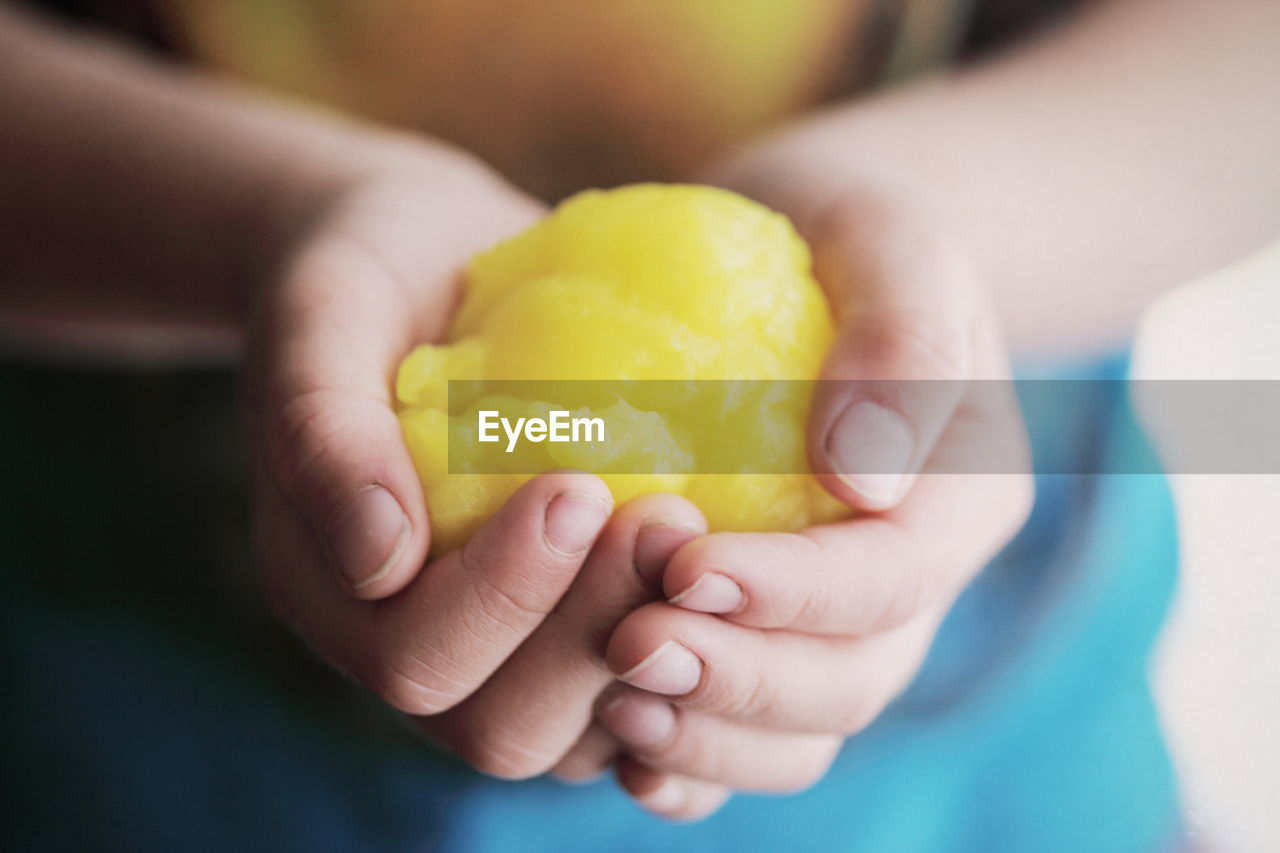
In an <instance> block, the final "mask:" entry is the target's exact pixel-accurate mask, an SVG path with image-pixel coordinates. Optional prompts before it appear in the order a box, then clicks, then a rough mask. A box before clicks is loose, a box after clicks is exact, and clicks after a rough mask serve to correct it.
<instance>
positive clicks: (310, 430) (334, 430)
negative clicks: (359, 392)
mask: <svg viewBox="0 0 1280 853" xmlns="http://www.w3.org/2000/svg"><path fill="white" fill-rule="evenodd" d="M340 404H341V399H340V395H339V394H338V393H337V392H333V391H327V390H321V389H316V390H312V391H307V392H304V393H301V394H298V395H297V396H294V397H292V398H291V399H289V400H288V401H287V402H285V403H284V404H283V405H281V406H279V407H278V408H276V409H275V410H274V412H272V414H271V428H270V429H268V431H267V436H266V461H267V470H268V473H269V474H270V476H271V477H272V479H273V480H274V482H275V483H276V484H277V485H278V486H279V487H280V488H281V490H282V491H283V492H284V493H285V494H295V493H296V492H297V491H298V489H299V487H300V486H302V485H303V484H305V483H307V482H308V481H309V480H313V479H315V476H316V472H317V471H318V470H320V469H321V468H322V467H323V466H324V464H325V462H326V460H327V459H329V458H330V457H331V455H332V454H333V452H334V449H335V447H336V446H337V445H338V443H339V442H338V441H337V438H338V436H339V435H340V434H341V432H342V424H341V421H340V419H339V418H338V417H337V416H335V412H337V411H341V408H340Z"/></svg>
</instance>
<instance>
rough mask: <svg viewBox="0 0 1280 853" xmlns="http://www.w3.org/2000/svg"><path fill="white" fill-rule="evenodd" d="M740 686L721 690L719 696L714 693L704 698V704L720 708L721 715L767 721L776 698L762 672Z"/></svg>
mask: <svg viewBox="0 0 1280 853" xmlns="http://www.w3.org/2000/svg"><path fill="white" fill-rule="evenodd" d="M738 681H741V684H740V686H737V687H734V688H726V689H722V690H721V691H717V692H720V693H721V695H719V696H717V695H715V694H714V693H712V694H710V695H708V696H707V697H706V700H705V701H706V702H707V703H708V704H709V705H711V706H713V707H717V708H720V709H721V710H722V712H723V713H725V714H727V715H728V716H730V717H736V718H739V719H767V718H769V717H770V716H771V714H772V713H773V711H774V709H775V707H776V704H777V697H776V696H775V695H774V692H773V689H772V688H771V687H770V685H769V683H768V679H767V678H766V677H765V675H764V673H763V672H760V671H756V672H753V673H752V674H751V675H750V676H748V677H745V678H743V679H734V682H735V683H736V682H738Z"/></svg>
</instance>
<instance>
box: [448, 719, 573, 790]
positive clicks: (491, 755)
mask: <svg viewBox="0 0 1280 853" xmlns="http://www.w3.org/2000/svg"><path fill="white" fill-rule="evenodd" d="M454 750H455V752H457V754H458V756H459V757H460V758H461V759H462V760H463V761H465V762H467V763H468V764H470V765H471V766H472V767H474V768H475V769H476V770H479V771H480V772H481V773H484V774H485V775H488V776H493V777H495V778H498V779H505V780H508V781H517V780H521V779H531V778H533V777H534V776H540V775H542V774H543V773H546V772H547V771H548V770H550V769H551V768H552V767H554V766H555V765H556V762H557V760H558V758H559V756H556V755H552V754H550V753H547V752H545V751H542V750H537V749H531V748H529V747H526V746H523V745H521V744H520V743H519V742H518V741H517V740H516V739H515V738H513V737H511V736H510V735H507V734H505V733H502V732H486V731H483V730H472V731H468V732H467V733H466V734H465V735H464V736H463V737H462V738H461V739H460V740H459V742H458V743H456V744H455V745H454Z"/></svg>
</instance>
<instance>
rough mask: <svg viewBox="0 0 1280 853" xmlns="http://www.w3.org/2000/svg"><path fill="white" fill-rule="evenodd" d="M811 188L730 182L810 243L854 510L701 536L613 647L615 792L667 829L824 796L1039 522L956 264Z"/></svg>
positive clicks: (877, 205)
mask: <svg viewBox="0 0 1280 853" xmlns="http://www.w3.org/2000/svg"><path fill="white" fill-rule="evenodd" d="M767 165H769V166H770V167H775V166H776V165H777V164H776V163H774V162H770V163H768V164H767ZM811 165H812V164H810V167H811ZM820 173H821V174H822V175H823V177H824V180H823V181H822V182H821V186H820V187H819V186H816V185H810V186H809V187H808V189H809V190H810V191H809V192H805V189H806V185H805V179H804V177H803V176H801V175H784V176H781V178H784V179H780V176H778V175H777V174H776V173H775V172H774V171H772V169H766V170H765V171H764V173H763V176H761V175H759V174H755V173H751V172H750V171H748V172H747V173H746V175H745V177H747V178H749V180H747V181H746V185H745V186H744V185H743V181H742V179H743V178H744V174H743V173H742V172H741V171H738V172H736V173H730V174H729V175H728V177H727V182H728V183H729V185H730V186H732V187H736V188H740V189H746V190H747V191H748V192H749V193H752V194H755V195H756V196H757V197H760V198H762V199H763V200H764V201H766V202H767V203H770V204H771V205H772V206H774V207H776V208H778V209H781V210H783V211H785V212H789V213H791V214H792V216H793V219H794V220H795V222H796V224H797V226H798V228H799V229H800V230H801V232H802V233H803V234H804V235H805V237H806V238H807V239H808V240H809V242H810V244H811V245H812V247H813V250H814V259H815V272H816V274H817V277H818V279H819V280H820V282H821V283H822V285H823V286H824V288H825V290H826V292H827V294H828V297H829V299H830V302H831V305H832V308H833V313H834V316H835V319H836V321H837V324H838V337H837V340H836V343H835V345H834V346H833V348H832V350H831V352H830V355H829V357H828V359H827V362H826V365H825V367H824V369H823V373H822V378H823V379H825V380H834V381H831V382H824V383H821V384H820V385H819V386H818V389H817V391H816V392H815V398H814V401H813V405H812V409H811V416H810V425H809V448H810V460H811V464H812V467H813V469H814V471H815V472H816V474H817V475H818V476H819V477H820V479H821V480H822V482H823V483H824V484H825V485H826V487H827V489H828V490H829V491H830V492H831V493H832V494H833V495H835V496H836V497H838V498H840V499H841V500H843V501H845V502H846V503H848V504H849V505H850V506H851V507H854V508H855V509H857V510H858V511H859V512H858V513H857V514H856V515H855V517H854V518H852V519H851V520H848V521H844V522H840V523H835V524H829V525H824V526H819V527H813V528H810V529H807V530H803V531H800V532H798V533H714V534H711V535H709V536H706V537H702V538H699V539H697V540H694V541H692V542H690V543H688V544H687V545H685V546H683V547H682V548H680V550H678V551H677V552H676V553H675V555H674V556H673V557H672V559H671V561H670V563H669V565H668V566H667V567H666V569H665V571H664V573H663V589H664V592H665V595H666V601H662V602H654V603H650V604H647V605H644V606H642V607H640V608H639V609H638V610H636V611H635V612H634V613H632V614H631V615H629V616H628V617H627V618H626V619H624V620H623V621H622V623H621V624H620V625H619V626H618V628H617V629H616V630H615V631H614V633H613V634H612V636H611V639H610V641H609V645H608V649H607V655H606V657H607V660H608V663H609V666H610V668H611V669H612V671H613V672H614V673H616V674H617V676H618V678H619V680H620V681H621V682H622V684H621V685H618V686H617V687H615V688H613V689H611V690H610V691H607V692H606V693H605V694H604V695H603V696H602V697H601V699H600V701H599V702H598V703H597V709H596V710H597V719H598V720H599V722H600V724H601V725H602V726H603V727H604V728H605V730H606V731H608V732H610V733H611V734H612V735H613V736H615V737H616V738H617V739H618V740H619V741H621V742H622V743H623V744H625V746H626V749H627V755H626V757H625V758H624V759H623V760H622V761H620V762H619V764H618V775H619V779H620V781H621V783H622V784H623V786H624V787H625V788H626V789H627V790H628V791H629V792H630V793H631V794H632V795H633V796H634V797H635V798H636V799H637V800H638V801H639V802H640V803H641V804H642V805H645V806H646V807H648V808H649V809H651V810H652V811H654V812H656V813H658V814H661V815H663V816H667V817H672V818H682V819H691V818H698V817H702V816H705V815H707V814H709V813H711V812H713V811H714V810H715V809H717V808H718V807H719V806H720V804H721V803H722V802H723V801H724V800H725V799H726V797H727V796H728V795H729V793H730V792H731V791H734V790H746V791H794V790H797V789H801V788H804V787H806V786H808V785H811V784H812V783H814V782H815V781H816V780H818V779H819V778H820V777H821V776H822V775H823V774H824V773H825V772H826V770H827V769H828V767H829V765H830V763H831V761H832V760H833V758H834V757H835V756H836V754H837V752H838V750H839V748H840V746H841V744H842V743H843V741H844V739H845V738H846V737H848V736H849V735H851V734H853V733H856V732H858V731H861V730H862V729H864V728H865V727H866V726H867V725H869V724H870V723H871V722H872V721H873V720H874V719H875V718H876V717H877V716H878V715H879V714H880V713H881V712H882V711H883V710H884V708H885V707H886V706H887V705H888V704H889V703H890V702H891V701H892V700H893V698H894V697H895V696H896V695H897V694H898V693H899V692H901V691H902V689H903V688H904V687H905V686H906V685H907V684H908V683H909V682H910V680H911V679H912V677H913V676H914V674H915V672H916V671H917V669H918V668H919V666H920V664H921V662H922V660H923V658H924V656H925V654H926V652H927V650H928V648H929V645H930V643H931V641H932V638H933V636H934V633H935V631H936V630H937V628H938V626H939V624H940V623H941V621H942V619H943V617H944V616H945V614H946V612H947V610H948V609H949V607H950V605H951V603H952V602H953V601H954V600H955V598H956V597H957V595H958V594H959V593H960V592H961V590H962V589H963V588H964V587H965V585H966V584H967V583H968V582H969V581H970V580H971V579H972V578H973V577H974V576H975V574H976V573H977V572H978V571H979V570H980V569H981V567H982V566H983V565H984V564H985V563H986V562H987V561H988V560H989V559H990V558H991V557H992V556H993V555H994V554H995V553H996V552H997V551H998V550H999V549H1000V548H1001V547H1003V545H1005V544H1006V543H1007V542H1008V541H1009V539H1010V538H1011V537H1012V535H1013V534H1014V533H1015V532H1016V531H1017V530H1018V529H1019V528H1020V527H1021V525H1022V523H1023V521H1024V520H1025V517H1026V514H1027V512H1028V510H1029V507H1030V502H1031V494H1032V483H1031V477H1030V474H1029V467H1028V463H1027V462H1026V438H1025V433H1024V428H1023V425H1022V421H1021V416H1020V412H1019V409H1018V406H1017V402H1016V400H1015V398H1014V396H1013V393H1012V386H1011V384H1009V383H1007V382H1006V381H1004V380H1007V379H1008V378H1009V365H1008V359H1007V356H1006V353H1005V350H1004V347H1003V345H1002V338H1001V333H1000V329H999V327H998V324H997V321H996V318H995V314H994V312H993V311H992V309H991V308H990V306H989V305H988V303H987V301H986V300H985V298H984V295H983V293H982V289H981V288H980V286H979V284H978V281H977V278H976V276H975V275H974V273H973V271H972V270H971V269H970V268H969V267H968V266H967V264H966V263H965V258H964V255H963V253H961V252H960V251H958V250H956V249H955V247H953V246H951V245H949V243H948V242H947V241H946V239H945V236H944V235H939V234H938V233H936V232H935V231H934V230H932V229H931V228H930V227H929V225H928V221H927V218H925V217H924V216H923V215H922V214H920V213H918V211H917V210H916V209H914V208H910V207H908V206H907V205H906V204H905V203H904V200H903V199H902V198H901V197H899V196H896V195H893V194H884V193H881V192H879V191H873V190H871V189H868V188H866V187H864V186H859V185H856V184H854V183H852V182H850V183H849V184H847V185H845V186H843V187H842V186H841V184H840V181H839V180H836V179H834V178H835V176H838V175H839V172H838V169H837V168H835V167H833V168H832V169H830V170H827V171H825V172H820ZM761 177H763V178H764V180H763V182H761V181H760V180H750V179H758V178H761ZM780 187H781V188H785V191H784V192H776V191H775V190H776V189H778V188H780Z"/></svg>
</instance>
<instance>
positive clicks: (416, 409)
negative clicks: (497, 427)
mask: <svg viewBox="0 0 1280 853" xmlns="http://www.w3.org/2000/svg"><path fill="white" fill-rule="evenodd" d="M831 339H832V326H831V319H830V315H829V313H828V309H827V305H826V302H825V300H824V298H823V296H822V293H821V291H820V289H819V287H818V285H817V283H816V282H815V281H814V279H813V277H812V275H811V273H810V256H809V250H808V247H807V246H806V245H805V244H804V242H803V241H802V240H801V239H800V237H799V236H798V235H797V234H796V233H795V231H794V230H793V229H792V227H791V224H790V222H788V221H787V219H786V218H785V217H783V216H782V215H780V214H777V213H774V212H772V211H770V210H768V209H766V208H764V207H762V206H761V205H758V204H756V203H755V202H752V201H748V200H747V199H744V198H742V197H740V196H737V195H734V194H733V193H730V192H727V191H724V190H719V189H714V188H710V187H699V186H680V185H658V184H643V185H636V186H630V187H624V188H621V189H616V190H611V191H589V192H584V193H581V194H579V195H577V196H574V197H573V198H571V199H569V200H568V201H566V202H564V203H563V204H561V205H560V206H559V207H558V208H557V209H556V210H555V211H554V212H553V213H552V214H551V215H550V216H549V217H547V218H546V219H545V220H543V221H542V222H540V223H539V224H538V225H536V226H534V227H533V228H531V229H529V230H528V231H526V232H525V233H523V234H521V235H519V236H517V237H515V238H513V239H511V240H509V241H507V242H505V243H503V244H501V245H499V246H497V247H495V248H493V249H491V250H489V251H487V252H485V253H483V254H481V255H479V256H478V257H476V258H475V259H474V260H473V261H472V263H471V265H470V268H469V270H468V275H467V288H466V294H465V297H464V301H463V304H462V307H461V309H460V310H459V312H458V315H457V317H456V318H455V320H454V323H453V326H452V328H451V330H450V333H449V337H448V342H447V343H444V344H440V345H432V344H429V345H426V346H421V347H418V348H417V349H416V350H414V351H413V352H412V353H410V354H409V356H408V357H407V358H406V359H405V360H404V362H403V363H402V364H401V366H400V372H399V375H398V377H397V381H396V397H397V400H398V402H399V406H400V422H401V425H402V427H403V429H404V433H405V439H406V441H407V442H408V446H409V449H410V451H411V452H412V454H413V459H414V463H415V465H416V466H417V469H418V474H419V476H420V477H421V479H422V483H423V486H424V489H425V492H426V496H427V504H428V508H429V510H430V513H431V520H432V527H433V531H434V535H433V542H432V550H433V551H434V552H437V553H438V552H440V551H443V550H447V549H449V548H452V547H455V546H457V545H458V544H460V543H461V542H463V541H465V539H466V537H467V536H469V535H470V534H471V532H472V531H473V530H474V529H475V528H476V527H477V526H478V525H479V524H480V523H481V522H482V521H483V520H484V519H485V518H487V517H488V516H489V515H490V514H492V513H493V512H494V511H495V510H496V509H497V508H498V506H499V505H500V504H501V503H502V501H504V500H505V499H506V498H507V497H508V496H509V495H510V494H511V493H512V492H513V491H515V489H516V488H517V487H518V486H519V485H520V484H521V483H523V482H524V481H526V480H528V479H529V478H530V477H531V476H532V474H533V473H534V472H536V471H541V470H547V469H552V468H559V467H575V468H583V469H586V470H593V471H596V472H597V473H601V474H602V476H603V479H604V480H605V482H606V483H607V484H608V485H609V488H610V489H611V491H612V492H613V495H614V498H615V499H616V500H617V501H618V502H619V503H621V502H623V501H625V500H627V499H629V498H631V497H634V496H636V495H639V494H644V493H648V492H657V491H663V492H674V493H677V494H682V495H684V496H686V497H688V498H689V499H690V500H692V501H693V502H694V503H695V504H697V505H698V507H699V508H701V509H702V511H703V512H704V513H705V514H706V517H707V521H708V523H709V525H710V527H711V529H712V530H795V529H799V528H801V527H804V526H807V525H809V524H813V523H817V522H822V521H828V520H832V519H835V518H839V517H842V516H844V515H847V514H848V509H847V508H846V507H845V506H844V505H842V504H840V503H839V502H837V501H835V500H834V499H833V498H831V497H830V496H829V495H828V494H827V493H826V492H825V491H824V490H823V489H822V487H821V486H820V485H819V484H818V482H817V481H816V480H815V479H814V478H813V477H812V476H810V475H808V474H804V473H794V474H776V473H731V474H707V473H688V472H689V471H691V470H692V471H699V470H701V471H706V470H717V471H722V470H738V471H740V470H748V471H750V470H756V471H759V470H761V469H768V470H777V471H792V472H804V471H807V470H808V468H807V464H806V462H805V421H806V417H807V407H808V396H809V393H808V392H809V386H808V385H807V384H805V383H794V384H788V383H776V384H767V385H766V384H764V383H759V384H758V386H759V388H762V389H763V390H759V392H758V393H756V392H751V393H747V394H740V395H738V399H724V397H725V395H724V394H720V396H719V397H716V393H712V394H711V395H710V396H709V397H707V396H706V395H704V397H706V399H711V400H713V401H714V405H713V408H715V411H713V412H709V410H708V409H707V406H706V400H704V401H703V405H702V408H701V409H695V408H689V409H687V410H681V409H679V407H678V406H676V407H670V410H667V409H668V408H669V407H666V405H665V403H666V402H667V401H666V400H663V399H655V398H654V395H655V394H657V395H659V396H660V395H661V394H663V393H669V394H675V395H678V394H679V389H680V388H681V387H682V385H681V383H678V382H672V383H670V384H662V385H653V384H650V385H648V386H645V385H644V383H641V385H639V386H627V385H626V383H625V382H623V380H709V379H710V380H738V379H751V380H762V379H763V380H811V379H813V378H814V377H815V376H816V375H817V373H818V369H819V367H820V366H821V364H822V359H823V356H824V355H825V353H826V351H827V348H828V347H829V345H830V343H831ZM451 379H455V380H457V379H465V380H597V382H594V383H588V384H584V385H583V386H582V388H583V389H584V390H582V391H581V393H580V394H579V397H581V398H582V399H579V400H577V402H578V403H582V404H583V405H584V408H583V409H582V410H581V411H580V412H579V413H588V414H597V415H601V416H603V418H604V420H605V421H606V422H607V423H608V424H609V429H610V431H611V436H610V442H609V443H608V444H607V445H598V444H583V443H568V444H565V443H561V444H551V443H539V444H528V443H525V444H524V445H522V446H521V447H520V448H518V452H516V453H511V454H508V455H504V454H502V453H501V452H498V453H497V455H496V456H494V455H490V456H488V457H486V458H487V459H490V460H494V459H497V460H498V462H499V463H500V464H501V466H503V467H500V468H495V467H493V465H489V467H484V468H482V470H485V471H495V470H496V471H500V472H505V473H452V474H451V473H449V463H450V455H449V447H448V444H449V440H450V439H451V438H452V439H454V440H455V441H456V440H457V439H458V437H459V436H460V435H471V436H472V437H474V434H475V424H476V422H477V412H478V411H480V410H486V409H488V410H498V409H500V410H502V411H503V413H504V414H506V413H508V412H512V411H518V412H519V413H520V414H521V415H527V414H537V415H544V416H545V414H546V412H547V410H548V409H549V408H552V407H551V406H550V405H549V404H548V403H547V402H546V401H545V400H544V399H542V398H541V397H536V396H533V397H530V396H529V394H528V393H526V392H521V391H520V389H521V388H522V387H524V388H527V387H528V386H520V385H518V384H517V385H515V386H514V387H515V388H516V392H517V394H520V393H523V394H524V396H525V397H527V399H521V398H519V397H512V396H510V395H504V394H502V393H497V392H494V391H492V389H491V390H490V391H489V393H487V394H486V393H485V392H484V391H483V390H482V391H480V392H477V395H473V396H472V397H471V398H469V399H465V400H461V401H460V400H459V399H455V400H453V401H450V399H449V393H448V380H451ZM552 384H554V383H552ZM686 384H689V385H692V384H696V383H686ZM698 387H699V388H703V387H715V386H711V384H710V383H707V384H706V385H703V386H698ZM750 387H751V388H757V385H751V386H750ZM779 388H781V389H783V391H782V392H781V393H778V392H777V391H776V389H779ZM594 389H600V390H599V391H597V390H594ZM655 389H656V390H655ZM770 389H774V390H770ZM786 389H796V392H794V393H793V392H789V391H787V390H786ZM798 392H803V393H798ZM717 393H718V392H717ZM584 395H585V396H584ZM593 395H594V396H593ZM451 402H452V403H453V409H452V411H451V409H450V403H451ZM674 411H681V412H683V414H679V415H677V414H672V412H674ZM690 412H694V413H693V414H690ZM735 418H737V419H742V422H740V423H736V424H735V422H734V419H735ZM467 430H470V431H471V432H470V433H467V432H466V431H467ZM457 447H458V445H455V451H457ZM486 447H488V446H486ZM712 457H715V458H712ZM764 458H767V460H768V463H767V464H764V465H761V466H760V467H758V468H753V467H752V465H751V464H750V460H754V459H764ZM744 459H745V460H748V462H747V463H746V464H745V465H744V463H742V462H741V461H740V460H744ZM456 461H457V458H456V457H455V462H456ZM726 466H728V467H726ZM455 470H457V467H456V466H455ZM627 471H653V472H658V473H617V472H627ZM666 472H672V473H666Z"/></svg>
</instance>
